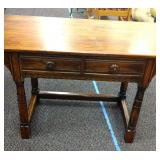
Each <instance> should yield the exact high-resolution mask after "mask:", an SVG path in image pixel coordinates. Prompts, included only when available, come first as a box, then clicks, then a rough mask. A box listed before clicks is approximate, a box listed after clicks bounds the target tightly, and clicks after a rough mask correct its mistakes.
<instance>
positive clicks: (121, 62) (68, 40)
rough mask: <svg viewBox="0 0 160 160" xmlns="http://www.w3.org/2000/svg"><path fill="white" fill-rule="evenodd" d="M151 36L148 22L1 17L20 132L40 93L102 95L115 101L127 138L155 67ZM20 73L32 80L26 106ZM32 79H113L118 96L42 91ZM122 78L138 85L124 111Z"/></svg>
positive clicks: (128, 139) (25, 129) (25, 135)
mask: <svg viewBox="0 0 160 160" xmlns="http://www.w3.org/2000/svg"><path fill="white" fill-rule="evenodd" d="M155 39H156V38H155V24H153V23H143V22H117V21H103V20H87V19H67V18H47V17H32V16H5V21H4V53H5V54H4V55H5V56H4V57H5V59H4V60H5V65H6V66H7V67H8V69H9V70H10V72H11V74H12V76H13V80H14V81H15V84H16V88H17V97H18V106H19V115H20V131H21V137H22V138H29V137H30V134H31V132H30V131H31V129H30V123H31V118H32V114H33V111H34V108H35V106H36V103H37V102H38V100H39V99H41V98H47V99H51V98H59V99H75V100H93V101H97V100H102V101H113V102H118V103H117V104H118V107H119V108H121V111H122V115H123V117H124V124H125V134H124V137H125V141H126V142H128V143H132V142H133V140H134V137H135V133H136V124H137V120H138V117H139V112H140V109H141V104H142V100H143V96H144V92H145V89H146V88H147V87H148V85H149V83H150V81H151V79H152V78H153V76H154V75H155V72H156V49H155ZM26 77H31V84H32V95H31V100H30V103H29V106H28V107H27V104H26V96H25V89H24V79H25V78H26ZM38 78H54V79H56V78H58V79H75V80H98V81H118V82H121V87H120V92H119V94H118V96H115V95H106V94H93V93H89V94H84V93H69V92H66V93H64V92H47V91H40V90H39V88H38ZM128 82H135V83H137V85H138V87H137V93H136V96H135V100H134V104H133V107H132V110H131V113H130V114H129V113H128V110H127V102H126V90H127V85H128ZM144 107H145V106H144ZM151 107H152V106H151Z"/></svg>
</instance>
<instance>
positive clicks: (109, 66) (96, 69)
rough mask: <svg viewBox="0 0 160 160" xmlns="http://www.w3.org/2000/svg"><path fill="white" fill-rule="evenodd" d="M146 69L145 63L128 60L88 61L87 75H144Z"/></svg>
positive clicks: (86, 62) (86, 63) (86, 64)
mask: <svg viewBox="0 0 160 160" xmlns="http://www.w3.org/2000/svg"><path fill="white" fill-rule="evenodd" d="M144 69H145V62H144V61H128V60H92V59H90V60H86V61H85V72H86V73H103V74H143V73H144Z"/></svg>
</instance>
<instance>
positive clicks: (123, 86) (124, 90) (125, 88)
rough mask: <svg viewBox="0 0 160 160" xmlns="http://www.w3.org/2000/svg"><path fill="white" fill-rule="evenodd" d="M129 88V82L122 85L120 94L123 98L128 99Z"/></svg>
mask: <svg viewBox="0 0 160 160" xmlns="http://www.w3.org/2000/svg"><path fill="white" fill-rule="evenodd" d="M127 87H128V82H122V83H121V87H120V93H119V95H120V97H121V98H126V91H127Z"/></svg>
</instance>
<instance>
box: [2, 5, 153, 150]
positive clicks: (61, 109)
mask: <svg viewBox="0 0 160 160" xmlns="http://www.w3.org/2000/svg"><path fill="white" fill-rule="evenodd" d="M5 14H6V15H7V14H18V15H36V16H56V17H69V14H68V9H16V8H14V9H6V11H5ZM73 16H74V17H78V18H85V17H83V14H81V15H80V14H77V13H73ZM4 74H5V75H4V76H5V79H4V96H5V99H4V106H5V107H4V108H5V109H4V126H5V127H4V142H5V145H4V149H5V150H6V151H11V150H12V151H16V150H23V151H25V150H26V151H37V150H40V151H41V150H67V151H69V150H104V151H109V150H111V151H113V150H115V149H116V148H115V145H114V143H113V140H112V137H111V134H110V131H109V129H108V126H107V124H106V121H105V119H104V116H103V113H102V111H101V108H100V105H99V102H88V101H69V100H41V101H40V103H39V105H38V106H37V108H36V110H35V114H34V116H33V121H32V125H31V127H32V138H31V139H29V140H22V139H21V138H20V135H19V115H18V108H17V99H16V89H15V84H14V82H13V80H12V77H11V74H10V72H9V71H8V69H7V68H4ZM39 86H40V88H41V89H43V90H56V91H74V92H95V90H94V87H93V83H92V82H91V81H73V80H72V81H70V80H66V81H65V80H44V79H40V80H39ZM98 87H99V90H100V92H101V93H118V90H119V83H108V82H98ZM155 87H156V79H155V78H154V79H153V80H152V82H151V83H150V86H149V87H148V89H147V90H146V93H145V97H144V101H143V104H142V110H141V113H140V118H139V121H138V125H137V134H136V138H135V141H134V143H133V144H126V143H124V140H123V129H124V128H123V121H122V118H121V114H120V110H119V109H118V108H117V106H116V104H115V103H105V106H107V107H106V110H107V112H108V115H109V119H110V121H111V125H112V127H113V130H114V132H115V136H116V139H117V141H118V144H119V146H120V149H121V150H125V151H128V150H132V151H135V150H137V151H138V150H144V151H150V150H156V89H155ZM25 88H26V95H27V100H29V97H30V79H26V81H25ZM135 92H136V85H135V84H129V88H128V91H127V99H128V103H129V106H130V108H131V104H132V103H133V99H134V96H135ZM130 108H129V109H130Z"/></svg>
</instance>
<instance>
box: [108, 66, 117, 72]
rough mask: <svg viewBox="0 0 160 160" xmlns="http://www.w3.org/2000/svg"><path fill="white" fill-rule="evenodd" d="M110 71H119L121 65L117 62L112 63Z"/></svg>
mask: <svg viewBox="0 0 160 160" xmlns="http://www.w3.org/2000/svg"><path fill="white" fill-rule="evenodd" d="M109 69H110V71H111V72H112V73H118V72H119V66H118V65H117V64H112V65H111V66H110V67H109Z"/></svg>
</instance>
